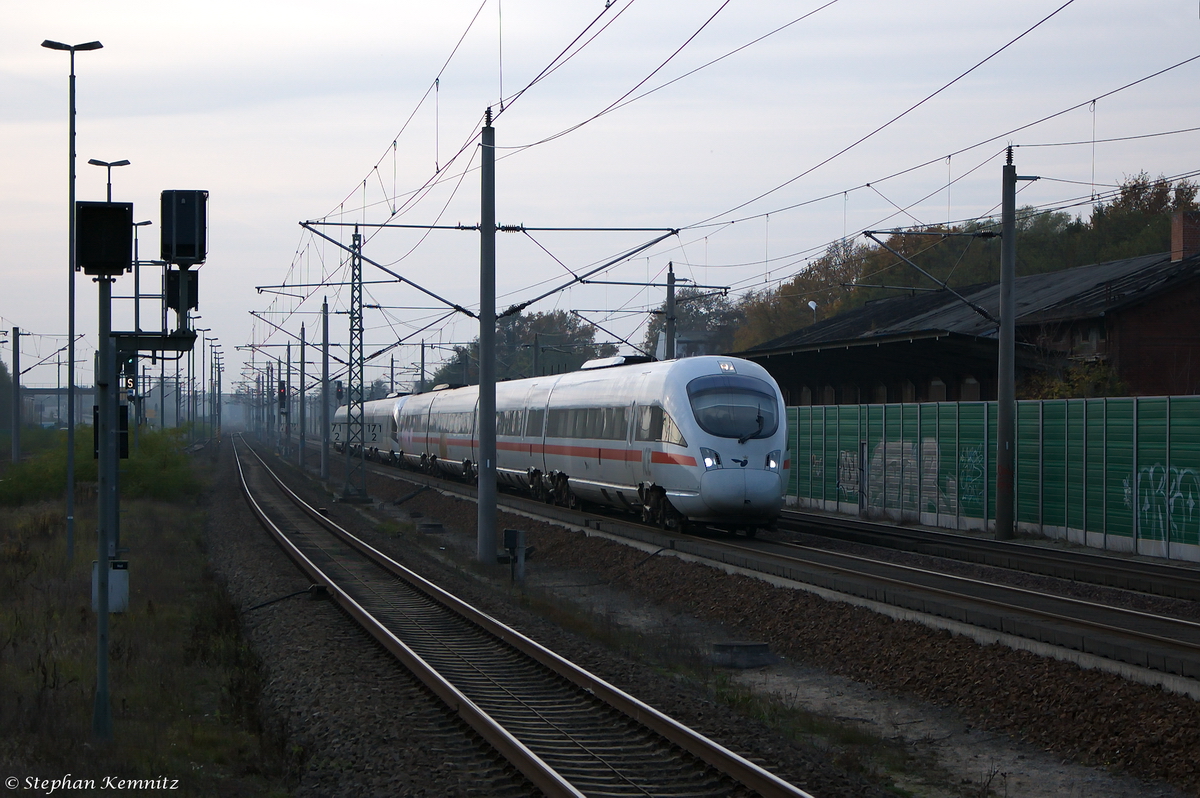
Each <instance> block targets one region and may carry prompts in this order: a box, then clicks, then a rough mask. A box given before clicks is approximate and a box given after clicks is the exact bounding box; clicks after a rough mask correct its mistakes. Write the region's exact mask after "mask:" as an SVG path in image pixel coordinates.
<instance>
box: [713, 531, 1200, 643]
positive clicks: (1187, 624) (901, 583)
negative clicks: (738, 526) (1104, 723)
mask: <svg viewBox="0 0 1200 798" xmlns="http://www.w3.org/2000/svg"><path fill="white" fill-rule="evenodd" d="M719 545H720V546H722V547H723V548H728V549H733V550H736V551H744V552H751V553H754V554H757V555H759V556H763V555H766V556H768V557H778V558H779V559H781V560H789V561H792V562H798V563H805V564H807V565H813V566H817V567H819V568H828V569H832V570H835V571H839V572H841V573H843V574H846V575H850V576H860V577H865V578H868V579H871V580H875V581H879V582H885V583H887V584H891V585H895V586H898V587H905V588H910V589H916V590H921V591H925V592H929V593H936V594H938V595H942V596H948V597H951V598H955V599H960V600H967V601H971V602H975V603H978V604H985V605H988V606H991V607H1000V608H1003V609H1006V610H1010V611H1013V610H1017V611H1020V612H1026V613H1030V614H1033V615H1037V616H1039V617H1042V618H1047V619H1050V620H1055V621H1061V622H1064V623H1070V624H1073V625H1078V626H1085V627H1088V628H1091V629H1097V630H1101V631H1106V632H1113V633H1116V634H1119V635H1122V636H1126V637H1134V638H1137V639H1140V640H1148V641H1153V642H1156V643H1163V644H1166V645H1171V646H1175V647H1177V648H1183V649H1187V650H1190V651H1195V652H1200V643H1193V642H1190V641H1188V640H1180V639H1178V638H1173V637H1163V636H1161V635H1155V634H1151V633H1149V632H1142V631H1139V630H1137V629H1131V628H1128V627H1124V626H1113V625H1110V624H1105V623H1100V622H1099V621H1089V620H1087V619H1085V618H1079V617H1075V616H1071V615H1062V614H1059V613H1055V612H1050V611H1049V610H1039V609H1037V608H1036V607H1028V606H1025V605H1020V606H1014V605H1012V604H1008V603H1005V602H1003V601H997V600H996V599H989V598H986V597H984V596H976V595H973V594H970V593H961V592H957V591H954V590H948V589H946V588H940V587H934V586H932V585H925V584H922V583H920V582H907V581H905V580H903V579H897V578H895V577H889V576H881V575H879V574H873V573H870V572H869V571H861V570H855V569H853V568H850V567H846V566H839V565H835V564H831V563H826V562H819V561H817V560H812V559H806V558H803V557H795V556H790V555H787V554H782V553H776V552H771V551H767V550H765V549H760V548H755V547H753V546H744V545H741V544H738V543H732V542H728V541H721V542H720V543H719ZM766 545H770V546H784V547H787V548H795V549H800V550H802V551H811V552H817V553H819V554H821V555H822V556H827V557H833V558H840V559H845V560H852V561H857V562H863V563H871V564H873V565H882V566H883V567H885V568H892V569H896V570H899V571H907V572H910V573H916V574H921V575H924V576H932V577H936V578H938V579H947V580H950V581H953V582H961V583H965V584H970V585H977V586H979V587H986V588H989V589H994V590H999V591H1001V592H1007V593H1015V594H1017V595H1024V596H1029V597H1034V598H1041V599H1051V600H1053V601H1058V602H1062V603H1064V604H1071V605H1075V606H1080V607H1088V608H1094V609H1099V610H1103V611H1105V612H1112V613H1115V614H1118V615H1128V616H1133V617H1135V618H1138V619H1142V620H1151V621H1155V622H1159V623H1162V624H1164V625H1166V626H1171V625H1175V626H1179V627H1181V628H1185V629H1189V630H1192V631H1196V632H1200V623H1196V622H1195V621H1189V620H1187V619H1184V618H1172V617H1170V616H1166V615H1155V614H1153V613H1148V612H1143V611H1141V610H1131V609H1128V608H1126V607H1115V606H1113V605H1111V604H1100V603H1098V602H1093V601H1085V600H1084V599H1077V598H1074V597H1072V596H1061V595H1058V594H1055V593H1044V592H1042V591H1038V590H1030V589H1028V588H1023V587H1016V586H1014V585H1005V584H1002V583H999V582H989V581H987V580H985V579H973V578H971V577H969V576H960V575H958V574H946V573H941V572H939V571H931V570H929V569H926V568H917V567H916V566H912V565H903V564H900V563H893V562H888V561H886V560H873V559H871V558H870V557H863V556H861V555H857V554H846V553H843V552H832V551H829V550H828V549H819V548H815V547H811V546H802V545H800V544H797V543H780V542H774V541H772V542H770V543H767V544H766Z"/></svg>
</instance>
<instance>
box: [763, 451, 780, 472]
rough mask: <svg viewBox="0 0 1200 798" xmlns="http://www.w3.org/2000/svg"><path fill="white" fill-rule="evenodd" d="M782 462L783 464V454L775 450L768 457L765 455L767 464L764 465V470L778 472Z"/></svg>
mask: <svg viewBox="0 0 1200 798" xmlns="http://www.w3.org/2000/svg"><path fill="white" fill-rule="evenodd" d="M782 462H783V452H782V451H780V450H779V449H776V450H775V451H773V452H771V453H770V454H769V455H767V462H766V464H765V468H766V469H767V470H768V471H778V470H779V466H780V464H781V463H782Z"/></svg>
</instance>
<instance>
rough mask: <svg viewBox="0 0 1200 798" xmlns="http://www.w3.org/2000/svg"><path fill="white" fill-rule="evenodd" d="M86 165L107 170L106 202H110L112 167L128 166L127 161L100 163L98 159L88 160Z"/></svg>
mask: <svg viewBox="0 0 1200 798" xmlns="http://www.w3.org/2000/svg"><path fill="white" fill-rule="evenodd" d="M88 163H89V164H91V165H92V166H103V167H104V168H105V169H107V170H108V201H109V202H112V170H113V167H114V166H129V161H126V160H124V159H121V160H119V161H102V160H100V159H99V158H89V159H88Z"/></svg>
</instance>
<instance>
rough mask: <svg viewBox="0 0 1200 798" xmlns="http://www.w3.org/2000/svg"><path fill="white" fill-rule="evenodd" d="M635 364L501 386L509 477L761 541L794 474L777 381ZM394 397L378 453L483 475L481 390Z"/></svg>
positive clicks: (563, 496)
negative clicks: (733, 530) (480, 457)
mask: <svg viewBox="0 0 1200 798" xmlns="http://www.w3.org/2000/svg"><path fill="white" fill-rule="evenodd" d="M629 360H630V359H627V358H609V359H606V360H604V361H593V362H592V363H589V364H586V365H585V367H584V368H583V369H581V370H579V371H575V372H570V373H567V374H557V375H552V376H545V377H536V378H532V379H525V380H514V381H510V382H502V383H499V384H498V385H497V386H496V449H497V457H496V472H497V479H498V481H500V482H501V483H505V484H508V485H510V486H513V487H516V488H519V489H522V490H525V491H528V492H529V493H531V494H533V495H534V496H536V497H538V498H541V499H544V500H546V501H551V502H555V503H559V504H564V505H568V506H570V505H573V504H575V503H576V502H577V501H579V500H581V499H582V500H585V501H590V502H594V503H596V504H602V505H608V506H613V507H621V508H625V509H629V510H633V511H636V512H640V513H641V514H642V516H643V518H644V519H645V520H647V521H651V522H655V523H658V524H660V525H662V526H663V527H667V528H675V527H678V526H681V525H682V524H684V523H686V522H688V521H694V522H698V523H702V524H709V525H716V526H722V527H726V528H736V529H741V530H744V531H746V532H747V533H749V534H753V533H754V532H755V531H757V529H758V528H760V527H764V526H769V525H770V524H771V523H773V522H774V520H775V519H776V518H777V517H778V516H779V513H780V510H781V508H782V506H783V491H784V489H785V487H786V485H787V472H788V468H789V465H790V464H789V463H788V460H787V451H786V450H787V429H786V422H785V419H786V416H785V411H784V404H783V397H782V395H781V393H780V391H779V387H778V385H776V384H775V381H774V379H772V378H771V376H770V375H769V374H768V373H767V372H766V370H764V369H763V368H762V367H761V366H758V365H757V364H754V363H751V362H749V361H746V360H740V359H738V358H730V357H718V356H704V357H693V358H685V359H682V360H672V361H666V362H634V363H629V362H628V361H629ZM388 401H391V402H392V406H391V407H390V408H388V407H386V406H383V405H381V407H380V410H379V411H378V413H379V415H378V416H373V415H368V418H376V417H379V418H381V419H382V418H383V417H384V415H385V414H386V413H391V416H390V418H392V419H394V421H395V429H396V432H395V434H390V432H389V430H390V429H391V428H381V430H380V432H379V433H377V434H378V435H379V438H380V443H381V445H380V446H379V447H378V448H377V449H374V450H372V449H370V448H368V451H374V453H375V455H376V456H380V457H382V455H381V453H383V452H386V453H387V457H388V458H389V459H393V460H397V461H402V462H404V463H405V464H407V465H410V466H412V467H416V468H421V469H423V470H426V471H429V472H439V473H445V474H451V475H454V476H458V477H464V478H467V479H470V478H472V477H473V476H475V473H476V468H477V463H478V447H479V434H478V420H477V411H478V404H479V391H478V386H470V387H465V388H457V389H444V390H434V391H431V392H429V393H425V394H418V395H414V396H408V397H403V399H402V400H397V399H392V400H380V402H388ZM339 413H342V415H341V416H339V418H341V419H342V424H343V425H344V423H345V422H344V418H345V416H344V408H343V409H341V410H339ZM380 423H381V424H382V423H383V422H382V421H381V422H380ZM342 434H343V436H344V432H343V433H342ZM367 437H368V439H369V444H368V446H370V444H371V443H375V442H376V441H375V439H374V438H373V437H372V434H368V436H367Z"/></svg>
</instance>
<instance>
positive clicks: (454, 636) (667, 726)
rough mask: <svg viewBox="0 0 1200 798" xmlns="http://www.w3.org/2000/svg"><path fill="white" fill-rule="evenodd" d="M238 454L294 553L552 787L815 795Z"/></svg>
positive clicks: (493, 740) (620, 792) (260, 507)
mask: <svg viewBox="0 0 1200 798" xmlns="http://www.w3.org/2000/svg"><path fill="white" fill-rule="evenodd" d="M236 454H237V465H238V471H239V474H240V476H241V480H242V485H243V489H244V491H245V494H246V497H247V500H248V501H249V502H250V505H251V507H252V509H253V510H254V512H255V513H256V515H258V517H259V519H260V520H261V521H262V522H263V524H264V526H266V527H267V528H268V529H269V530H270V531H271V533H272V534H273V535H274V536H275V537H276V539H277V540H278V541H279V542H280V545H281V546H283V547H284V549H285V550H286V551H287V552H288V553H289V555H290V556H291V557H292V558H293V559H294V560H295V561H296V562H297V564H298V565H299V566H300V567H301V568H302V569H303V570H304V571H305V572H306V573H307V574H308V575H309V577H310V578H311V579H312V580H313V581H314V582H315V583H317V584H321V585H324V586H325V587H326V589H327V590H328V591H329V593H330V595H331V596H332V597H333V598H334V599H335V600H336V601H337V602H338V603H339V604H340V605H341V606H342V607H343V609H344V610H345V611H346V612H347V613H348V614H349V615H351V616H352V617H353V618H354V619H355V620H356V621H358V622H359V623H360V624H362V625H363V626H364V628H366V629H367V631H369V632H370V633H371V634H372V635H373V636H374V637H375V638H376V639H377V640H378V641H379V642H380V643H382V644H383V645H384V647H386V648H387V649H388V650H389V651H391V652H392V653H393V654H394V655H395V656H396V657H397V658H398V659H400V660H401V661H402V662H403V663H404V664H405V665H406V666H407V667H408V668H409V669H410V670H412V671H413V672H414V673H415V674H416V675H417V676H418V678H420V679H421V680H422V681H423V682H424V683H425V684H426V685H427V686H428V687H429V688H430V689H431V690H432V691H433V692H434V693H436V694H437V695H438V696H439V697H440V698H442V700H443V701H445V702H446V704H447V705H448V706H449V707H450V708H451V709H452V710H453V711H454V712H455V713H456V714H457V715H458V716H459V717H460V718H462V719H463V720H464V721H465V722H466V723H467V724H468V725H470V726H471V728H473V729H474V730H475V731H476V732H477V733H478V734H479V735H480V736H481V737H482V738H483V739H484V740H486V741H487V742H488V743H489V744H490V745H492V746H493V747H494V748H495V749H496V750H497V751H499V752H500V753H501V754H502V755H503V756H504V757H505V758H506V759H508V761H509V762H511V763H512V764H513V766H514V767H515V768H516V769H517V770H519V771H520V772H521V773H522V774H523V775H524V776H525V777H526V778H527V779H529V781H530V782H531V783H532V784H533V785H534V786H536V787H537V789H539V790H541V791H542V792H543V793H544V794H546V795H551V796H651V795H653V796H696V797H697V798H699V797H701V796H739V795H745V796H750V795H762V796H768V797H772V796H793V797H795V798H802V797H804V796H807V793H805V792H803V791H801V790H799V789H798V788H796V787H794V786H792V785H790V784H787V783H786V782H784V781H782V780H781V779H779V778H777V777H776V776H774V775H772V774H771V773H769V772H768V771H766V770H764V769H762V768H760V767H758V766H757V765H755V764H753V763H751V762H749V761H748V760H746V759H744V758H742V757H740V756H738V755H737V754H734V753H732V752H730V751H728V750H727V749H725V748H723V747H722V746H720V745H718V744H717V743H715V742H713V741H711V740H708V739H707V738H705V737H703V736H702V735H699V734H697V733H696V732H694V731H692V730H690V729H688V728H686V727H684V726H682V725H680V724H678V723H676V722H675V721H673V720H672V719H671V718H669V717H667V716H665V715H663V714H662V713H660V712H658V711H657V710H655V709H653V708H652V707H650V706H649V705H647V704H645V703H643V702H641V701H639V700H638V699H636V698H633V697H632V696H629V695H628V694H626V693H624V692H622V691H621V690H619V689H617V688H616V687H613V686H612V685H610V684H608V683H607V682H605V681H603V680H601V679H599V678H598V677H596V676H594V675H592V674H590V673H588V672H587V671H584V670H582V669H580V668H578V667H577V666H575V665H573V664H572V663H570V662H567V661H566V660H564V659H562V658H561V657H558V656H557V655H556V654H554V653H553V652H551V651H549V650H547V649H545V648H543V647H542V646H540V645H538V644H537V643H535V642H534V641H532V640H530V639H528V638H526V637H524V636H523V635H521V634H520V633H519V632H516V631H515V630H513V629H511V628H509V627H507V626H504V625H503V624H501V623H499V622H498V621H496V620H495V619H493V618H491V617H489V616H487V615H486V614H484V613H482V612H480V611H478V610H476V609H474V608H473V607H470V606H469V605H467V604H465V603H464V602H462V601H460V600H458V599H457V598H455V597H454V596H452V595H450V594H448V593H446V592H445V591H443V590H441V589H440V588H438V587H437V586H436V585H433V584H432V583H429V582H428V581H426V580H424V579H423V578H421V577H420V576H419V575H417V574H415V573H413V572H411V571H409V570H408V569H406V568H404V567H403V566H401V565H399V564H398V563H396V562H394V561H393V560H390V559H389V558H387V557H386V556H384V555H383V554H381V553H380V552H378V551H376V550H375V549H373V548H371V547H370V546H368V545H367V544H365V543H363V542H362V541H361V540H359V539H358V538H356V537H355V536H353V535H352V534H350V533H349V532H347V531H346V530H344V529H342V528H341V527H338V526H337V525H336V524H334V523H332V522H331V521H329V520H328V519H326V518H324V517H323V516H322V515H321V513H320V512H319V511H318V510H317V509H315V508H313V507H311V506H310V505H307V504H306V503H304V502H303V501H302V500H300V498H299V497H298V496H296V495H295V494H294V493H292V492H291V491H290V490H289V489H288V488H287V487H286V486H285V485H284V484H283V482H282V481H281V480H279V478H278V477H277V476H276V475H275V474H274V473H273V472H272V471H271V470H270V469H269V467H268V466H267V465H266V463H265V462H264V461H262V460H261V459H260V458H258V457H257V455H255V454H254V453H253V452H252V451H251V450H249V448H248V447H247V446H246V445H245V444H244V443H241V444H239V445H238V447H237V450H236ZM247 454H249V455H250V456H245V455H247Z"/></svg>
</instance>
